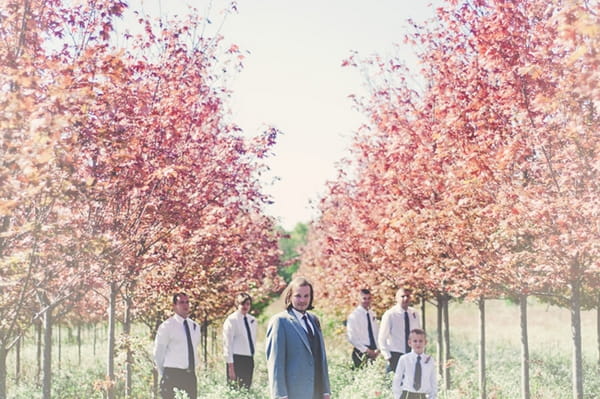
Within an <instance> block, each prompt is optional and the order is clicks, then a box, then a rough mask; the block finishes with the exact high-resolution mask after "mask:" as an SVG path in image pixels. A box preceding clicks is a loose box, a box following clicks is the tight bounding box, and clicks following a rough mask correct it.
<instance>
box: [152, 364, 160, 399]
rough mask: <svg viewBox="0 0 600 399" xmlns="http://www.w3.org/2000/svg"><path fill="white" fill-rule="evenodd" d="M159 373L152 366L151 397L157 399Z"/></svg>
mask: <svg viewBox="0 0 600 399" xmlns="http://www.w3.org/2000/svg"><path fill="white" fill-rule="evenodd" d="M159 378H160V375H159V374H158V370H156V367H152V399H158V383H159V381H158V379H159Z"/></svg>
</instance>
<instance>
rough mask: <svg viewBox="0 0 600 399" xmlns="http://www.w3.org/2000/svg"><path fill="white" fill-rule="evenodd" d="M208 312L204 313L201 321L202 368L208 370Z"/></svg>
mask: <svg viewBox="0 0 600 399" xmlns="http://www.w3.org/2000/svg"><path fill="white" fill-rule="evenodd" d="M207 332H208V314H206V313H205V314H204V322H203V323H202V330H201V333H202V336H201V340H202V353H203V355H204V370H208V334H207Z"/></svg>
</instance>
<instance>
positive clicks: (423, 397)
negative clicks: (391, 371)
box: [400, 391, 427, 399]
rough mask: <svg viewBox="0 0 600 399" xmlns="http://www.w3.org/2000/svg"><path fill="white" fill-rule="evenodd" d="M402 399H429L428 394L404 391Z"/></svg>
mask: <svg viewBox="0 0 600 399" xmlns="http://www.w3.org/2000/svg"><path fill="white" fill-rule="evenodd" d="M400 399H427V394H424V393H419V392H410V391H402V395H400Z"/></svg>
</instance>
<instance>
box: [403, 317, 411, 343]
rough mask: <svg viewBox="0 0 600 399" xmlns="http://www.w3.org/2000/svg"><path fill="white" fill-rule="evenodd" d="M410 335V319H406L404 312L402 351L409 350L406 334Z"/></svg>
mask: <svg viewBox="0 0 600 399" xmlns="http://www.w3.org/2000/svg"><path fill="white" fill-rule="evenodd" d="M409 335H410V321H409V320H408V312H404V349H405V351H404V353H408V352H410V347H409V346H408V336H409Z"/></svg>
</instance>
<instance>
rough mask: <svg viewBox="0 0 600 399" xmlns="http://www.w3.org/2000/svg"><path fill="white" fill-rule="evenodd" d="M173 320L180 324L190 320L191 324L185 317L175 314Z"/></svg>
mask: <svg viewBox="0 0 600 399" xmlns="http://www.w3.org/2000/svg"><path fill="white" fill-rule="evenodd" d="M173 318H174V319H175V320H177V322H178V323H179V324H183V321H184V320H189V322H191V320H190V319H189V318H185V319H184V318H183V317H181V316H179V315H178V314H177V313H174V314H173Z"/></svg>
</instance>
